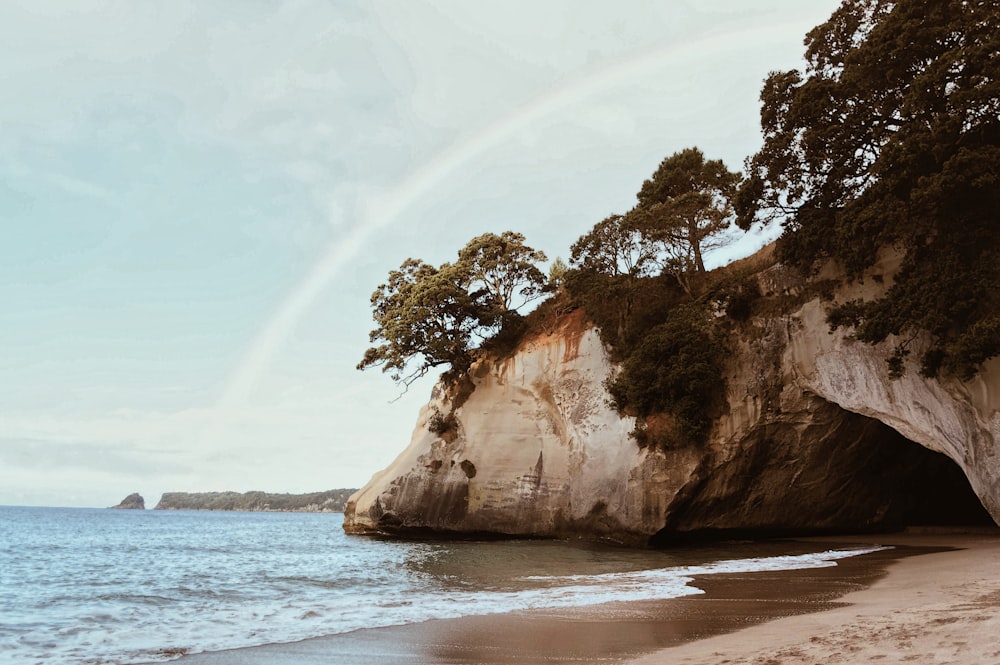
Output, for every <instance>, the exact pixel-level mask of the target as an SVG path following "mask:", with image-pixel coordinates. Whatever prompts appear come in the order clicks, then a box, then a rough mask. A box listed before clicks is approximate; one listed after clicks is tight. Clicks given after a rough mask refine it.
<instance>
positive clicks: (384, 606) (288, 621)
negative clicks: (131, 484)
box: [0, 507, 875, 665]
mask: <svg viewBox="0 0 1000 665" xmlns="http://www.w3.org/2000/svg"><path fill="white" fill-rule="evenodd" d="M342 519H343V517H342V516H341V515H339V514H329V513H327V514H310V513H224V512H187V511H177V512H174V511H130V510H124V511H123V510H100V509H83V508H25V507H0V663H18V664H20V663H45V664H46V665H49V664H54V663H94V664H96V663H134V662H143V661H152V660H167V659H169V658H171V657H174V656H177V655H180V654H182V653H196V652H200V651H209V650H215V649H224V648H230V647H238V646H251V645H259V644H266V643H271V642H288V641H293V640H298V639H304V638H307V637H316V636H320V635H331V634H335V633H342V632H346V631H350V630H355V629H357V628H369V627H376V626H388V625H394V624H402V623H411V622H417V621H423V620H426V619H431V618H446V617H458V616H465V615H471V614H490V613H495V612H508V611H512V610H520V609H529V608H545V607H569V606H581V605H590V604H596V603H602V602H607V601H622V600H644V599H656V598H670V597H677V596H681V595H688V594H696V593H700V592H699V591H698V589H696V588H695V587H694V586H691V585H690V582H691V581H692V575H702V574H711V573H714V572H733V571H754V570H782V569H789V570H791V569H796V568H809V567H818V566H828V565H834V563H833V562H834V561H835V560H836V559H838V558H843V557H845V556H850V555H852V554H859V553H862V552H865V551H871V549H875V548H870V549H857V550H838V551H825V552H814V551H810V550H809V549H808V547H809V546H808V545H803V544H801V543H771V544H745V545H729V546H726V547H714V548H703V549H688V548H685V549H682V550H677V551H638V550H630V549H621V548H611V547H596V546H581V545H579V544H573V543H564V542H550V541H507V542H461V543H454V542H450V543H446V542H398V541H388V540H379V539H371V538H361V537H349V536H346V535H344V533H343V531H342V529H341V522H342Z"/></svg>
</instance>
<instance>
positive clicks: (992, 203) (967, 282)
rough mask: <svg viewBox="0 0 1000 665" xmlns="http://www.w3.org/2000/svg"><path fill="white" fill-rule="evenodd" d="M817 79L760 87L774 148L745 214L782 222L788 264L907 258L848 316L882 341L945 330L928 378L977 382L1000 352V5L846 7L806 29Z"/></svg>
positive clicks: (809, 69)
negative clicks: (892, 252) (942, 374)
mask: <svg viewBox="0 0 1000 665" xmlns="http://www.w3.org/2000/svg"><path fill="white" fill-rule="evenodd" d="M806 61H807V66H806V68H805V70H804V71H803V72H800V71H794V70H793V71H787V72H775V73H772V74H771V75H770V76H769V77H768V79H767V81H766V82H765V84H764V88H763V90H762V92H761V101H762V109H761V125H762V129H763V132H764V145H763V147H762V148H761V150H760V152H758V153H757V154H756V155H754V156H753V157H752V158H751V159H750V160H749V161H748V165H747V166H748V171H749V178H748V180H747V181H746V183H745V184H744V185H743V186H742V188H741V189H740V191H739V193H738V195H737V198H736V209H737V214H738V223H739V225H740V226H741V227H743V228H749V227H750V226H751V225H753V224H755V223H764V224H767V223H770V222H773V221H776V220H777V221H780V222H781V224H782V225H783V234H782V237H781V239H780V242H779V245H778V254H779V258H780V259H781V260H782V261H784V262H786V263H790V264H793V265H798V266H801V267H803V268H805V269H809V268H810V267H812V266H813V265H814V264H815V263H816V262H817V261H818V260H822V259H827V258H833V259H837V260H838V261H840V262H841V263H842V264H843V265H844V266H845V268H846V270H847V271H848V274H849V276H852V277H856V276H859V275H860V274H861V273H862V272H863V271H864V270H865V269H866V268H868V267H869V266H870V265H872V264H873V263H874V261H875V258H876V255H877V253H878V251H879V249H881V248H883V247H886V246H888V245H894V246H896V247H898V248H899V249H901V250H902V251H903V252H904V254H905V255H904V259H903V264H902V268H901V269H900V272H899V273H898V274H897V275H896V278H895V281H894V283H893V285H892V286H891V288H890V289H889V291H888V292H887V294H886V296H885V297H884V298H880V299H877V300H874V301H870V302H867V303H863V304H861V303H851V304H850V306H845V307H843V308H840V309H839V310H835V311H834V312H833V315H832V317H831V323H833V324H835V325H854V326H856V327H857V329H856V335H857V336H858V337H859V338H860V339H862V340H864V341H868V342H879V341H882V340H884V339H886V338H887V337H888V336H889V335H897V336H900V337H899V339H901V340H902V341H901V342H899V345H898V346H897V356H896V367H897V368H899V367H901V363H900V362H899V359H900V358H901V356H902V355H905V354H906V352H907V348H906V346H907V344H908V343H909V342H908V340H910V339H912V338H914V337H915V336H916V334H917V333H918V332H919V331H921V330H924V331H928V332H929V333H930V334H931V337H932V345H931V348H930V350H929V351H928V352H927V353H926V354H925V355H924V358H923V371H924V373H925V374H926V375H928V376H930V375H934V374H936V373H937V371H938V369H939V368H944V369H946V370H948V371H951V372H955V373H957V374H959V375H961V376H970V375H971V373H974V372H975V371H976V369H977V368H978V366H979V364H980V363H981V362H982V361H983V359H987V358H989V357H992V356H995V355H997V354H1000V340H998V339H997V335H996V334H994V333H992V332H990V331H995V330H996V329H997V326H996V325H994V323H992V322H997V321H1000V318H998V313H1000V309H998V308H1000V303H998V297H997V292H996V286H995V285H996V283H997V279H998V277H1000V274H998V266H1000V234H998V233H997V230H998V227H1000V225H998V218H997V210H1000V8H998V6H997V4H996V3H995V2H992V1H985V0H941V1H939V2H933V3H930V2H925V1H921V0H897V1H895V2H888V1H885V0H844V2H843V3H842V4H841V6H840V8H839V9H837V10H836V11H835V12H834V14H833V15H832V16H831V17H830V19H829V20H828V21H827V22H825V23H823V24H822V25H820V26H817V27H816V28H814V29H813V30H812V31H810V32H809V33H808V35H807V37H806Z"/></svg>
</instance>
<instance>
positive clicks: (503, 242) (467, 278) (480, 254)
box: [456, 231, 546, 314]
mask: <svg viewBox="0 0 1000 665" xmlns="http://www.w3.org/2000/svg"><path fill="white" fill-rule="evenodd" d="M545 260H546V258H545V254H544V253H542V252H539V251H536V250H534V249H532V248H531V247H528V246H527V245H525V244H524V236H523V235H521V234H520V233H514V232H513V231H504V232H503V233H501V234H500V235H496V234H495V233H484V234H483V235H481V236H477V237H475V238H473V239H472V240H470V241H469V242H468V244H466V245H465V247H463V248H462V249H461V250H460V251H459V252H458V262H457V263H456V267H457V268H458V269H459V270H461V271H463V273H464V274H463V280H464V283H466V284H467V288H468V289H469V290H471V291H476V289H478V288H482V289H485V290H486V291H487V293H488V294H489V300H490V301H491V302H492V303H493V304H494V305H495V306H496V307H497V308H499V309H500V311H501V314H506V313H507V312H510V311H515V310H517V309H519V308H520V307H522V306H523V305H524V304H526V303H528V302H530V301H531V300H534V299H535V298H537V297H539V296H540V295H542V287H543V286H544V285H545V283H546V280H545V276H544V275H543V274H542V272H541V271H540V270H539V269H538V266H536V265H535V264H537V263H541V262H543V261H545ZM515 296H520V298H521V300H520V302H518V303H516V304H515Z"/></svg>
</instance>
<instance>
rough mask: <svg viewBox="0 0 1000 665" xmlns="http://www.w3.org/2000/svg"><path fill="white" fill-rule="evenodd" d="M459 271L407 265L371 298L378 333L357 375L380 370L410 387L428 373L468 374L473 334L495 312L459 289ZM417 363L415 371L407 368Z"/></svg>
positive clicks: (490, 323) (491, 322)
mask: <svg viewBox="0 0 1000 665" xmlns="http://www.w3.org/2000/svg"><path fill="white" fill-rule="evenodd" d="M463 278H464V275H463V271H462V270H460V269H457V268H456V267H455V266H452V265H449V264H445V265H443V266H441V268H440V269H438V268H435V267H434V266H432V265H429V264H427V263H424V262H423V261H419V260H416V259H407V260H406V261H404V262H403V264H402V266H400V269H399V270H393V271H392V272H390V273H389V279H388V281H387V282H386V283H385V284H382V285H380V286H379V287H378V288H377V289H376V290H375V292H374V293H373V294H372V298H371V302H372V316H373V318H374V319H375V322H376V324H378V325H377V327H376V328H375V330H373V331H372V332H371V333H370V335H369V339H370V340H371V341H372V342H377V343H378V344H377V345H376V346H373V347H371V348H369V349H368V350H367V351H365V355H364V358H363V359H362V360H361V362H360V363H359V364H358V369H367V368H368V367H374V366H381V367H382V371H383V372H391V376H392V380H393V381H396V382H397V383H403V384H405V385H409V384H410V383H412V382H413V381H414V380H416V379H417V378H419V377H421V376H423V375H424V374H426V373H427V372H428V371H430V369H432V368H434V367H438V366H441V365H449V366H450V367H451V368H452V369H454V370H456V371H462V370H464V369H466V368H468V366H469V364H470V363H471V357H470V356H469V350H470V348H471V344H472V334H473V333H474V332H476V331H478V330H481V329H484V328H489V327H492V326H493V325H494V324H495V320H496V312H495V309H493V308H491V307H490V306H489V304H488V303H487V302H485V301H484V299H483V298H481V297H474V296H473V295H472V294H470V293H469V292H468V290H467V289H466V288H465V285H464V284H463ZM414 360H416V361H417V362H416V365H417V366H416V367H415V368H414V367H413V366H412V364H411V363H412V362H413V361H414Z"/></svg>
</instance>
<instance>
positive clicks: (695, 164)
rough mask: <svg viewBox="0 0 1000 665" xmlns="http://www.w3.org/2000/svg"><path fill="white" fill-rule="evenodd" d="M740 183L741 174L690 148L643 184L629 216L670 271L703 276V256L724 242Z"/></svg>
mask: <svg viewBox="0 0 1000 665" xmlns="http://www.w3.org/2000/svg"><path fill="white" fill-rule="evenodd" d="M739 182H740V175H739V173H733V172H731V171H729V169H727V168H726V165H725V164H723V163H722V160H719V159H713V160H707V161H706V160H705V155H704V154H703V153H702V152H701V150H699V149H698V148H687V149H685V150H682V151H680V152H676V153H674V154H673V155H671V156H670V157H667V158H666V159H664V160H663V161H662V162H661V163H660V166H659V168H658V169H657V170H656V172H655V173H653V176H652V177H651V178H650V179H648V180H646V181H645V182H644V183H643V184H642V189H640V190H639V193H638V194H637V195H636V196H637V198H638V200H639V204H638V205H637V206H636V207H635V209H633V210H632V212H630V213H629V216H630V217H632V218H633V219H634V224H635V225H636V226H637V227H638V228H639V229H640V230H641V231H642V233H643V235H644V236H646V237H647V238H650V239H652V240H654V241H658V242H659V243H660V244H661V247H662V248H663V250H664V251H665V252H666V253H667V254H668V256H669V259H670V260H669V262H668V264H667V265H668V267H669V268H670V269H671V271H673V272H676V273H677V274H680V275H683V274H686V273H689V272H698V273H704V272H705V262H704V258H703V255H704V253H705V252H707V251H709V250H711V249H715V248H717V247H720V246H722V245H723V244H725V242H726V238H725V237H724V235H723V234H724V232H725V231H726V230H727V229H728V228H729V227H730V225H731V223H732V219H733V208H732V206H731V204H730V200H731V199H732V197H733V196H734V195H735V193H736V188H737V185H738V184H739Z"/></svg>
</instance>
